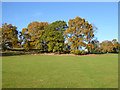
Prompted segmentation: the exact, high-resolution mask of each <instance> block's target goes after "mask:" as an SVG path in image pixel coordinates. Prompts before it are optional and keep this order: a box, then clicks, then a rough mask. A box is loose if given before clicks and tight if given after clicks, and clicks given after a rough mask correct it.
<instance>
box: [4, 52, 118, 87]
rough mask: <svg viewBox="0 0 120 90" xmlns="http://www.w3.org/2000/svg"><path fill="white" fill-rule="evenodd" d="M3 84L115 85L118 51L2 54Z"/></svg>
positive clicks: (41, 85)
mask: <svg viewBox="0 0 120 90" xmlns="http://www.w3.org/2000/svg"><path fill="white" fill-rule="evenodd" d="M2 70H3V71H2V87H3V88H117V87H118V55H111V54H109V55H101V56H45V55H43V56H41V55H21V56H7V57H3V58H2Z"/></svg>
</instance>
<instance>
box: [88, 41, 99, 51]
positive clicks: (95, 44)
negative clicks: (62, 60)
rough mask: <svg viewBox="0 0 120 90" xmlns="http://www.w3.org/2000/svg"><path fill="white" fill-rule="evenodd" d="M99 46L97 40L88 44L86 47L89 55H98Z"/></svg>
mask: <svg viewBox="0 0 120 90" xmlns="http://www.w3.org/2000/svg"><path fill="white" fill-rule="evenodd" d="M99 46H100V44H99V41H98V40H92V41H91V42H89V43H88V44H87V45H86V47H87V48H88V49H89V53H100V52H101V50H100V47H99Z"/></svg>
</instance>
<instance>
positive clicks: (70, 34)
mask: <svg viewBox="0 0 120 90" xmlns="http://www.w3.org/2000/svg"><path fill="white" fill-rule="evenodd" d="M68 25H69V26H68V29H66V31H65V32H64V34H65V36H66V38H67V40H68V43H69V44H70V46H71V52H73V53H74V52H75V51H77V52H79V50H80V49H82V47H86V44H87V43H89V42H90V41H91V40H92V39H93V37H94V34H93V32H94V30H93V26H92V24H89V23H88V21H85V19H84V18H83V19H82V18H80V17H76V18H75V19H70V20H69V22H68ZM87 48H88V47H87ZM88 51H89V48H88Z"/></svg>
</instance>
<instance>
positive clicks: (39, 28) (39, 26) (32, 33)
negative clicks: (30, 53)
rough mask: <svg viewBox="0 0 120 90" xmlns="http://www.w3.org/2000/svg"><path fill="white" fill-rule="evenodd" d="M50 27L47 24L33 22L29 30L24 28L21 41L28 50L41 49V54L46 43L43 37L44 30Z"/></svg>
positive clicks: (28, 27)
mask: <svg viewBox="0 0 120 90" xmlns="http://www.w3.org/2000/svg"><path fill="white" fill-rule="evenodd" d="M46 26H48V23H47V22H37V21H35V22H32V23H30V24H29V25H28V26H27V28H24V29H23V30H22V32H21V36H20V37H21V41H23V46H24V47H25V49H26V50H29V49H31V48H35V49H39V50H40V51H41V52H42V51H43V49H44V44H43V43H44V41H42V39H41V37H42V35H43V34H44V28H45V27H46Z"/></svg>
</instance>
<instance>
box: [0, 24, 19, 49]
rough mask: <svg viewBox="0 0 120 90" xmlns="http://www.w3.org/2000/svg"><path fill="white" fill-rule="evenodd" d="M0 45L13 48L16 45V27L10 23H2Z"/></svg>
mask: <svg viewBox="0 0 120 90" xmlns="http://www.w3.org/2000/svg"><path fill="white" fill-rule="evenodd" d="M1 41H2V47H3V48H7V47H8V48H15V47H17V45H18V31H17V27H16V26H13V25H12V24H7V23H5V24H2V39H1Z"/></svg>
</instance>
